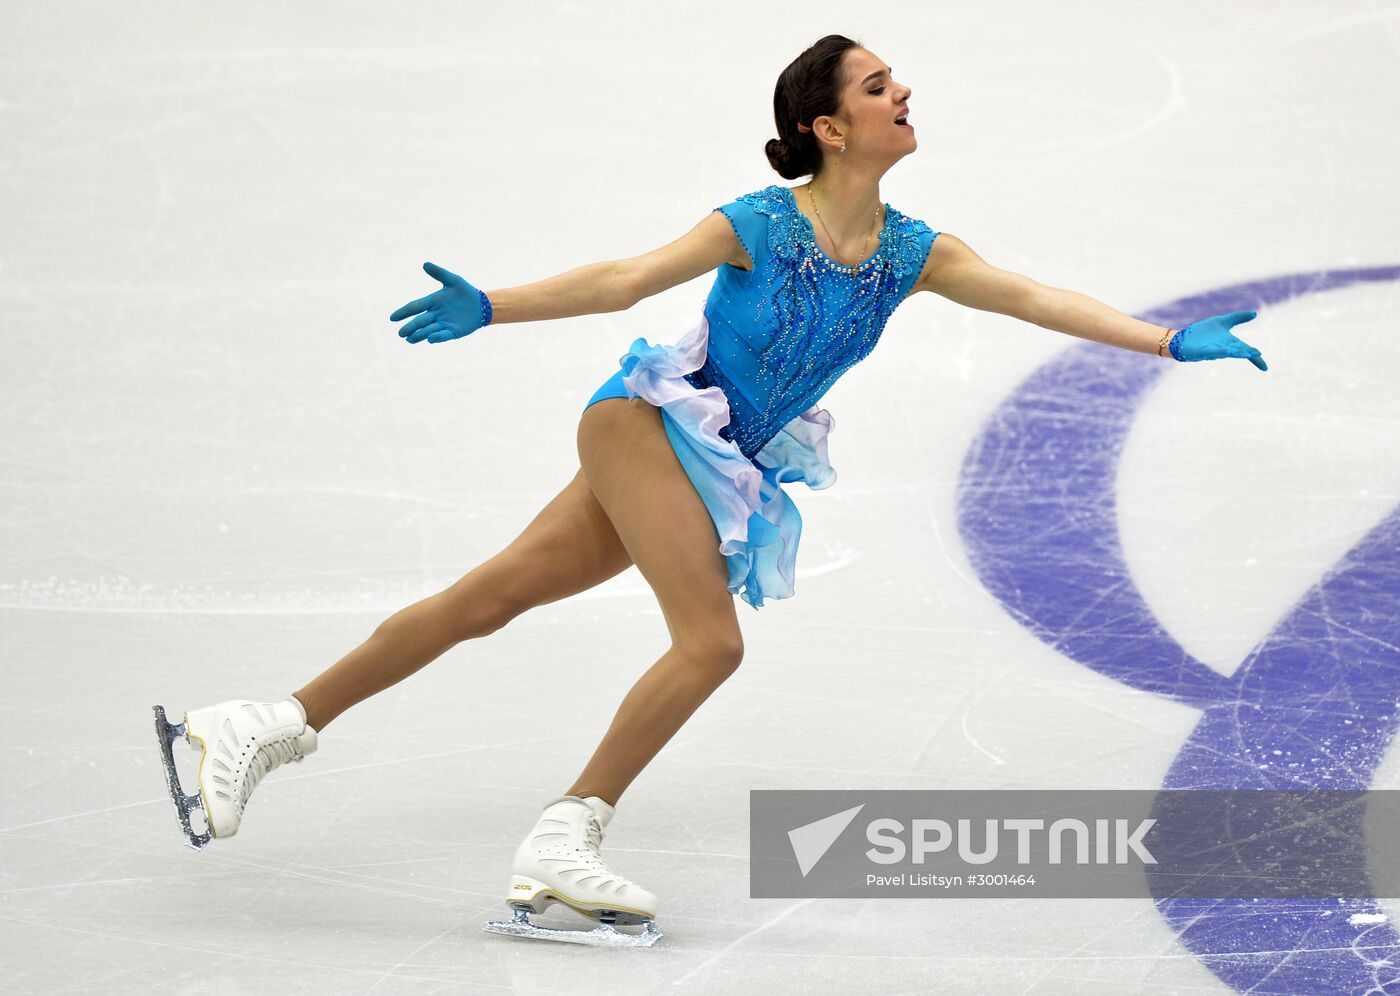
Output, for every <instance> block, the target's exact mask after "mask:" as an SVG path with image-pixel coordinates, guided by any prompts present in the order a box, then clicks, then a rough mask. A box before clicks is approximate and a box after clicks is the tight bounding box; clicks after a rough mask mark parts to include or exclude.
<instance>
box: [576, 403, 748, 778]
mask: <svg viewBox="0 0 1400 996" xmlns="http://www.w3.org/2000/svg"><path fill="white" fill-rule="evenodd" d="M578 443H579V461H580V463H581V464H582V466H583V471H584V473H585V474H586V475H587V477H588V481H589V484H590V485H591V486H592V488H593V492H594V494H595V495H597V497H598V501H599V503H600V504H601V505H602V506H603V508H604V509H605V510H606V511H607V513H608V516H609V518H610V519H611V520H612V523H613V526H614V527H615V528H616V530H617V534H618V536H619V537H621V539H622V543H623V545H624V546H625V547H626V549H627V552H628V554H629V556H630V557H631V558H632V560H633V562H635V563H636V565H637V568H638V570H640V571H641V573H642V576H643V577H645V578H646V580H647V582H648V583H649V584H650V585H651V587H652V590H653V591H654V592H655V593H656V597H657V601H658V602H659V603H660V604H661V610H662V613H663V614H664V615H665V618H666V626H667V628H668V629H669V630H670V633H671V641H672V643H671V647H670V649H669V650H667V652H666V653H665V654H663V655H662V656H661V659H660V660H658V661H657V662H656V663H655V664H653V665H652V666H651V668H650V669H649V670H648V671H647V672H646V673H645V674H644V675H642V677H641V679H640V680H638V682H637V683H636V685H634V686H633V687H632V690H631V691H630V692H628V693H627V696H626V697H625V698H624V699H623V700H622V705H621V706H620V707H619V709H618V711H617V715H616V716H615V717H614V719H613V722H612V725H611V727H609V729H608V732H607V733H606V734H605V735H604V737H603V740H602V742H601V743H600V744H599V745H598V748H597V750H596V751H594V753H593V757H592V759H591V760H589V762H588V765H587V767H585V768H584V770H583V772H582V774H580V775H579V777H578V779H577V780H576V781H575V782H574V784H573V786H572V787H571V788H570V789H569V790H568V792H567V793H566V794H568V795H576V796H579V797H587V796H597V797H598V798H600V799H602V800H603V801H604V802H607V803H608V804H610V805H616V804H617V800H618V798H619V797H620V796H621V795H622V793H623V792H624V791H625V790H626V789H627V786H628V785H630V784H631V783H632V781H633V779H635V778H636V777H637V775H638V773H640V772H641V770H642V769H643V768H644V767H646V765H647V764H648V763H649V762H650V761H651V759H652V758H653V757H654V756H655V755H656V754H657V752H658V751H660V750H661V748H662V747H663V746H665V744H666V743H667V741H669V740H670V739H671V737H672V736H673V735H674V734H675V732H676V731H677V730H679V729H680V728H681V726H682V725H683V724H684V723H685V721H686V720H687V719H689V718H690V716H691V714H692V713H694V712H695V710H696V709H698V708H699V707H700V704H701V703H702V702H704V701H705V700H706V699H707V698H709V696H710V694H711V693H712V692H714V690H715V689H716V688H718V687H719V686H720V685H721V684H723V683H724V681H725V679H726V678H728V677H729V676H730V675H731V674H733V673H734V671H735V669H736V668H737V667H738V666H739V662H740V660H741V659H742V658H743V652H744V651H743V639H742V636H741V634H740V631H739V621H738V619H737V618H736V615H735V611H734V596H733V595H731V594H730V593H729V591H728V590H727V582H728V573H727V570H726V568H725V564H724V558H723V557H722V556H721V555H720V552H719V540H718V537H717V535H716V533H715V527H714V523H713V522H712V521H711V519H710V516H709V512H707V511H706V509H705V505H704V503H703V502H702V501H701V500H700V496H699V495H698V494H697V493H696V491H695V487H694V485H693V484H691V482H690V478H689V477H688V476H687V475H686V473H685V470H684V468H682V467H681V464H680V461H679V460H678V459H677V458H676V454H675V452H674V451H673V450H672V449H671V444H670V441H669V440H668V439H667V438H666V431H665V429H664V427H663V426H662V422H661V412H660V409H658V408H656V407H655V406H653V405H650V404H648V403H646V402H645V401H642V400H628V399H608V400H605V401H600V402H598V403H597V404H595V405H593V406H592V407H590V408H589V409H588V410H587V411H586V412H585V413H584V416H583V419H582V420H581V421H580V423H579V435H578Z"/></svg>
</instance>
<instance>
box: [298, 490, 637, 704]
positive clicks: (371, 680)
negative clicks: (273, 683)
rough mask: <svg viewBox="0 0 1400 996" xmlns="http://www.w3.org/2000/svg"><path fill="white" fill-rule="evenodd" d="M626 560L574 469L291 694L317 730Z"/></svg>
mask: <svg viewBox="0 0 1400 996" xmlns="http://www.w3.org/2000/svg"><path fill="white" fill-rule="evenodd" d="M631 564H632V561H631V559H630V558H629V557H628V555H627V551H626V550H625V549H624V548H623V546H622V543H621V541H620V540H619V539H618V537H617V533H616V532H615V531H614V530H613V527H612V523H611V522H610V521H609V519H608V517H607V515H606V514H605V513H604V512H603V509H602V507H601V506H599V504H598V502H597V499H596V498H594V496H593V492H592V490H590V489H589V487H588V483H587V481H586V480H585V478H584V476H583V472H582V471H579V473H577V474H576V475H575V476H574V479H573V480H572V481H570V482H569V484H568V485H567V486H566V487H565V488H564V490H563V491H561V492H560V493H559V494H558V495H557V496H555V498H554V499H553V500H552V501H550V503H549V504H548V505H546V506H545V507H544V509H543V510H542V511H541V512H540V513H539V514H538V515H537V516H535V518H534V519H533V520H532V521H531V522H530V524H529V525H528V526H526V528H525V531H524V532H522V533H521V534H520V536H519V537H518V538H517V539H516V540H515V541H514V542H513V543H511V544H510V546H508V547H506V548H505V549H504V550H502V551H501V552H500V553H498V554H497V555H496V556H494V557H492V558H491V559H490V560H488V561H486V562H485V563H483V564H481V565H480V566H478V567H476V568H475V569H474V570H472V571H471V572H470V573H468V574H467V575H466V576H464V577H463V578H461V579H460V580H459V581H457V582H456V583H454V584H453V585H452V586H451V587H450V588H447V589H445V590H444V591H440V592H438V593H437V594H436V595H431V596H429V597H428V598H425V599H423V600H422V601H419V602H414V603H413V604H412V605H410V606H408V607H406V608H403V609H400V610H399V611H398V612H396V613H394V614H393V615H392V616H390V617H389V618H388V619H386V620H384V621H383V622H382V623H380V624H379V626H378V628H376V629H375V631H374V632H373V633H372V634H371V635H370V637H369V639H367V640H365V642H364V643H362V644H360V645H359V646H358V647H356V648H355V649H354V650H352V651H350V653H348V654H346V655H345V656H344V657H342V658H341V659H340V660H339V661H338V662H337V663H336V664H334V665H332V666H331V667H330V668H328V669H327V670H325V671H323V672H322V673H321V674H319V675H317V676H316V677H315V678H313V679H312V680H311V681H310V682H308V683H307V684H306V685H305V686H304V687H303V688H301V689H300V690H299V691H297V692H296V693H295V695H296V698H297V700H298V701H300V702H301V704H302V705H303V706H304V707H305V708H306V718H307V722H308V723H309V724H310V725H311V727H312V728H314V729H316V730H318V731H320V730H324V729H325V727H326V725H327V724H329V723H330V722H331V720H333V719H335V718H336V717H337V716H339V715H340V714H341V713H342V712H344V711H345V710H346V709H348V708H350V707H351V706H352V705H354V704H355V703H357V702H360V701H363V700H364V699H367V698H369V697H370V696H371V695H374V694H376V693H378V692H382V691H383V690H384V689H386V688H388V687H389V686H391V685H394V684H397V683H398V682H400V681H402V680H403V679H404V678H407V677H408V676H409V675H411V674H413V673H414V672H415V671H417V670H419V669H420V668H422V667H423V666H424V665H426V664H428V663H429V662H430V661H432V660H435V659H436V658H437V657H439V656H440V655H442V654H443V653H444V652H445V651H447V650H449V649H451V648H452V647H454V646H456V645H457V644H458V643H460V642H462V641H463V640H470V639H475V638H476V637H480V636H486V635H487V634H489V633H494V632H495V631H496V630H498V629H500V628H501V627H502V626H504V625H505V624H506V623H507V622H509V621H510V620H512V619H514V618H515V617H516V616H518V615H520V614H521V613H523V612H525V611H526V610H528V609H530V608H533V607H534V606H537V605H544V604H546V603H548V602H553V601H557V600H558V599H561V598H565V597H567V596H569V595H572V594H576V593H577V592H580V591H584V590H585V589H588V588H591V587H593V586H594V585H597V584H601V583H602V582H603V581H606V580H607V579H608V578H611V577H613V576H615V575H617V574H619V573H620V572H622V571H623V570H626V569H627V568H628V567H630V566H631Z"/></svg>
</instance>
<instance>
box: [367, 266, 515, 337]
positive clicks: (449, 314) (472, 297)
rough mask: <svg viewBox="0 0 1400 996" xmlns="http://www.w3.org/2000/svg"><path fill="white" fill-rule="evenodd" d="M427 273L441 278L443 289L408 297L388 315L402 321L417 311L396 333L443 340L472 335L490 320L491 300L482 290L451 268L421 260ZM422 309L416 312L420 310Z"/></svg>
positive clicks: (390, 318)
mask: <svg viewBox="0 0 1400 996" xmlns="http://www.w3.org/2000/svg"><path fill="white" fill-rule="evenodd" d="M423 269H424V270H426V271H427V273H428V276H430V277H432V278H433V279H434V280H440V281H441V282H442V289H441V290H436V291H433V293H431V294H429V295H428V296H427V297H420V298H419V299H418V300H416V301H409V302H408V303H407V304H405V305H404V306H403V307H401V308H399V309H398V310H397V311H395V312H394V313H393V314H392V315H390V316H389V321H391V322H401V321H403V320H404V319H405V318H407V317H409V316H410V315H418V317H417V318H415V319H414V320H413V321H411V322H409V323H408V324H407V325H405V326H404V327H403V328H401V329H399V336H400V337H401V338H403V339H406V340H407V341H409V342H422V341H423V340H424V339H427V340H428V341H429V342H446V341H447V340H448V339H460V338H462V337H463V336H468V335H471V334H472V333H473V332H475V331H476V330H477V329H479V328H481V327H483V326H485V325H490V324H491V301H490V299H489V298H487V296H486V292H485V291H480V290H477V289H476V288H475V287H473V286H472V285H471V284H469V283H467V282H466V281H465V280H463V279H462V278H461V277H459V276H457V274H455V273H453V272H452V271H451V270H444V269H443V268H442V267H440V266H438V265H436V264H434V263H424V264H423ZM420 311H421V312H422V314H421V315H419V314H418V313H419V312H420Z"/></svg>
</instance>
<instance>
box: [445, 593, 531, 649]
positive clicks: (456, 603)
mask: <svg viewBox="0 0 1400 996" xmlns="http://www.w3.org/2000/svg"><path fill="white" fill-rule="evenodd" d="M442 598H443V607H442V612H443V613H444V615H445V616H446V622H447V625H448V626H450V627H452V628H453V631H454V632H455V633H456V635H457V638H458V639H460V640H474V639H476V638H478V637H482V636H489V635H490V634H492V633H494V632H496V631H497V630H499V629H501V628H502V627H504V626H505V625H506V624H507V623H509V622H510V621H511V620H512V619H514V618H515V617H516V616H518V615H520V614H521V613H522V612H524V611H525V610H526V609H527V608H528V606H526V605H524V604H523V603H522V602H520V601H519V600H518V599H516V598H513V597H511V596H510V595H509V594H508V593H506V592H491V591H480V590H477V591H474V592H470V593H467V594H466V595H465V596H463V595H462V594H461V593H459V592H454V590H453V589H451V588H449V589H448V590H447V591H444V592H443V593H442Z"/></svg>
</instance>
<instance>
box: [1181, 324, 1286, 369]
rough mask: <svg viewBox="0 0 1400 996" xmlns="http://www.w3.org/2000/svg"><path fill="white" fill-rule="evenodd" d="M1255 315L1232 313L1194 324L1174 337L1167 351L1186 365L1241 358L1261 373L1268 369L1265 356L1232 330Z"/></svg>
mask: <svg viewBox="0 0 1400 996" xmlns="http://www.w3.org/2000/svg"><path fill="white" fill-rule="evenodd" d="M1257 314H1258V313H1257V312H1254V311H1232V312H1230V313H1229V314H1228V315H1214V316H1212V317H1210V318H1203V319H1201V320H1200V321H1199V322H1192V323H1191V324H1190V325H1188V326H1186V328H1184V329H1182V330H1180V331H1179V332H1177V333H1176V335H1174V336H1172V339H1171V342H1169V343H1168V344H1167V349H1168V350H1169V351H1170V352H1171V354H1172V357H1173V358H1174V359H1177V360H1180V361H1181V362H1183V363H1191V362H1193V361H1195V360H1223V359H1225V358H1226V357H1230V356H1238V357H1240V358H1241V359H1246V360H1248V361H1249V362H1250V363H1253V364H1254V365H1255V366H1256V367H1258V368H1259V369H1260V370H1267V369H1269V365H1268V364H1267V363H1265V362H1264V357H1263V355H1262V354H1261V353H1260V352H1259V350H1257V349H1255V348H1254V347H1253V346H1251V345H1250V344H1249V343H1247V342H1245V341H1243V340H1241V339H1236V338H1235V337H1234V335H1232V334H1231V332H1230V330H1231V329H1232V328H1234V327H1235V326H1236V325H1239V324H1240V323H1242V322H1249V321H1253V320H1254V318H1255V317H1256V316H1257Z"/></svg>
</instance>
